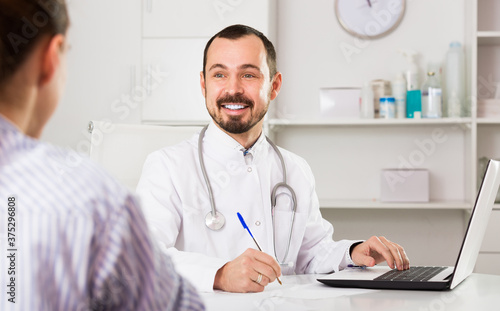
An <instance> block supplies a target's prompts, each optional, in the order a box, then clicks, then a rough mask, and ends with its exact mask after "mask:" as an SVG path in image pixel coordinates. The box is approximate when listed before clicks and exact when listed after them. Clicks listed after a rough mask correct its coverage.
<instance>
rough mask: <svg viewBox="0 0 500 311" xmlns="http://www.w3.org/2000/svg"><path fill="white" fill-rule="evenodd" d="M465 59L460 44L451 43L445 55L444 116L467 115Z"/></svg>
mask: <svg viewBox="0 0 500 311" xmlns="http://www.w3.org/2000/svg"><path fill="white" fill-rule="evenodd" d="M464 67H465V58H464V52H463V49H462V45H461V44H460V42H456V41H454V42H451V43H450V48H449V50H448V52H447V53H446V65H445V83H446V85H445V93H444V97H445V107H446V115H447V116H448V117H450V118H457V117H461V116H466V115H468V111H467V109H466V107H465V92H464V89H465V69H464Z"/></svg>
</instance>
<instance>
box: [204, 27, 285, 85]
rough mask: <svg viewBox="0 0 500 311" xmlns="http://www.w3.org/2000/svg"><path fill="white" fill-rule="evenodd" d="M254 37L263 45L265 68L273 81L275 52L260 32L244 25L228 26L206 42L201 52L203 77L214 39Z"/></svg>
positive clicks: (275, 71)
mask: <svg viewBox="0 0 500 311" xmlns="http://www.w3.org/2000/svg"><path fill="white" fill-rule="evenodd" d="M250 35H255V36H257V37H258V38H259V39H260V40H261V41H262V43H263V44H264V48H265V49H266V56H267V57H266V59H267V66H268V67H269V74H270V78H271V79H273V78H274V75H276V73H277V72H278V71H277V69H276V50H275V49H274V46H273V44H272V42H271V41H269V39H267V37H266V36H265V35H264V34H263V33H262V32H260V31H258V30H257V29H255V28H252V27H249V26H245V25H239V24H238V25H232V26H228V27H226V28H224V29H222V30H221V31H219V32H218V33H217V34H215V35H214V36H213V37H212V38H210V40H208V42H207V45H206V46H205V50H204V51H203V76H204V77H205V73H206V72H205V67H206V65H207V52H208V48H209V47H210V45H211V44H212V42H213V41H214V40H215V38H224V39H230V40H236V39H240V38H242V37H245V36H250Z"/></svg>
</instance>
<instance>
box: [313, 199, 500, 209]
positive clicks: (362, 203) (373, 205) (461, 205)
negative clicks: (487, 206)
mask: <svg viewBox="0 0 500 311" xmlns="http://www.w3.org/2000/svg"><path fill="white" fill-rule="evenodd" d="M320 207H321V208H329V209H330V208H332V209H397V210H411V209H421V210H424V209H425V210H431V209H441V210H442V209H444V210H470V209H471V208H472V204H471V203H466V202H458V201H457V202H429V203H384V202H379V201H370V200H320ZM496 207H497V208H500V204H497V205H496Z"/></svg>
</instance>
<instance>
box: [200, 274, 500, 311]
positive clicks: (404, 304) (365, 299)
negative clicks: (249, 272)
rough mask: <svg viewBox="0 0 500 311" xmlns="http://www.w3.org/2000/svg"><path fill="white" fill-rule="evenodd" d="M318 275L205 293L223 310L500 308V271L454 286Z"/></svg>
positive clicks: (211, 310) (212, 308)
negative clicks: (259, 289) (346, 285)
mask: <svg viewBox="0 0 500 311" xmlns="http://www.w3.org/2000/svg"><path fill="white" fill-rule="evenodd" d="M317 277H318V276H317V275H296V276H283V278H282V281H283V286H280V285H279V284H274V283H276V282H274V283H273V284H271V285H269V286H268V287H267V288H266V290H265V291H264V292H263V293H249V294H236V293H225V292H220V291H216V292H214V293H203V294H201V296H202V298H203V299H204V301H205V304H206V308H207V310H208V311H216V310H217V311H219V310H234V311H246V310H259V311H260V310H262V311H273V310H286V311H294V310H342V311H344V310H370V311H378V310H380V311H390V310H398V311H399V310H405V311H406V310H418V311H427V310H429V311H442V310H453V311H461V310H464V311H465V310H466V311H470V310H473V311H474V310H481V311H485V310H500V276H498V275H486V274H472V275H471V276H469V277H468V278H467V279H466V280H465V281H464V282H462V284H460V285H459V286H457V287H456V288H455V289H454V290H452V291H442V292H434V291H398V290H365V289H343V288H334V287H328V286H326V285H323V284H321V283H319V282H318V281H316V278H317Z"/></svg>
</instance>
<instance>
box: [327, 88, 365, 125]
mask: <svg viewBox="0 0 500 311" xmlns="http://www.w3.org/2000/svg"><path fill="white" fill-rule="evenodd" d="M360 93H361V89H360V88H353V87H347V88H321V89H320V90H319V105H320V113H321V117H322V118H326V119H335V118H356V119H358V118H359V117H360V111H359V96H360Z"/></svg>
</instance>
